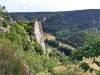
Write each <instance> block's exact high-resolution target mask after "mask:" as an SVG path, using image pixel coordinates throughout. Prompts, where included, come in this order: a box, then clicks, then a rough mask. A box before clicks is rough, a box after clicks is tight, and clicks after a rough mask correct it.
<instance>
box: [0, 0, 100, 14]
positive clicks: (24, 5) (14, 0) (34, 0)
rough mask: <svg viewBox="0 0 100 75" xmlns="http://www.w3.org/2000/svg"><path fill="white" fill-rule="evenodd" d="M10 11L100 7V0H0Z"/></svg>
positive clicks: (69, 9) (68, 9)
mask: <svg viewBox="0 0 100 75" xmlns="http://www.w3.org/2000/svg"><path fill="white" fill-rule="evenodd" d="M0 5H2V6H3V5H4V6H6V10H7V11H8V12H48V11H53V12H55V11H72V10H83V9H100V1H99V0H0Z"/></svg>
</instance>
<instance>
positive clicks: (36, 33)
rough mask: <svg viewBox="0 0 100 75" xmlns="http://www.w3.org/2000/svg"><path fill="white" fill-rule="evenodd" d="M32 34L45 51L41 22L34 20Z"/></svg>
mask: <svg viewBox="0 0 100 75" xmlns="http://www.w3.org/2000/svg"><path fill="white" fill-rule="evenodd" d="M34 36H35V38H36V40H37V42H38V43H39V44H40V45H41V46H42V48H43V49H44V53H46V48H45V43H44V38H43V30H42V26H41V23H40V22H38V21H37V20H35V24H34Z"/></svg>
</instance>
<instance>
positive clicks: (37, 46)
mask: <svg viewBox="0 0 100 75" xmlns="http://www.w3.org/2000/svg"><path fill="white" fill-rule="evenodd" d="M33 46H34V49H35V51H36V53H37V54H40V55H42V54H43V53H44V50H43V48H42V46H41V45H40V44H38V42H37V41H35V44H34V45H33Z"/></svg>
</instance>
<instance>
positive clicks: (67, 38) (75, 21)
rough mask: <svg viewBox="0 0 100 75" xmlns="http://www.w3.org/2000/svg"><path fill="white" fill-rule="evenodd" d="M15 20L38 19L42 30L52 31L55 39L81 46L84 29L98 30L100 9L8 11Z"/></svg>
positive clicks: (99, 27) (99, 26)
mask: <svg viewBox="0 0 100 75" xmlns="http://www.w3.org/2000/svg"><path fill="white" fill-rule="evenodd" d="M9 14H10V16H11V17H12V18H13V19H14V20H16V21H19V20H32V19H38V20H40V21H41V22H42V26H43V30H44V32H48V33H52V34H53V35H55V36H56V38H57V40H60V41H62V42H64V43H67V44H70V45H72V46H74V47H78V46H82V45H83V43H84V40H85V39H84V35H85V31H87V30H88V29H89V30H90V29H91V30H92V29H93V30H94V29H96V28H97V29H98V30H100V10H99V9H90V10H79V11H64V12H20V13H9ZM80 38H81V39H80Z"/></svg>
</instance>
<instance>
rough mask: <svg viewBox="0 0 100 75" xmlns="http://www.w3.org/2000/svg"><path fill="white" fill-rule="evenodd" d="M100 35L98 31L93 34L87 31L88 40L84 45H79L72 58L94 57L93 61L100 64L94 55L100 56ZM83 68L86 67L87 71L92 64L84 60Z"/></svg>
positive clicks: (81, 59) (80, 59) (79, 59)
mask: <svg viewBox="0 0 100 75" xmlns="http://www.w3.org/2000/svg"><path fill="white" fill-rule="evenodd" d="M99 49H100V35H98V34H97V33H95V34H91V33H90V32H88V33H87V36H86V42H85V44H84V45H83V46H82V47H79V48H78V49H77V50H75V52H74V53H73V55H72V57H71V58H72V60H78V61H83V57H85V58H92V59H93V61H92V63H96V64H97V65H98V66H100V62H98V61H95V58H94V57H99V56H100V50H99ZM81 68H82V69H84V71H85V72H86V71H87V70H89V69H90V71H91V68H90V66H89V65H88V64H87V63H85V62H83V63H82V64H81Z"/></svg>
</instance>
